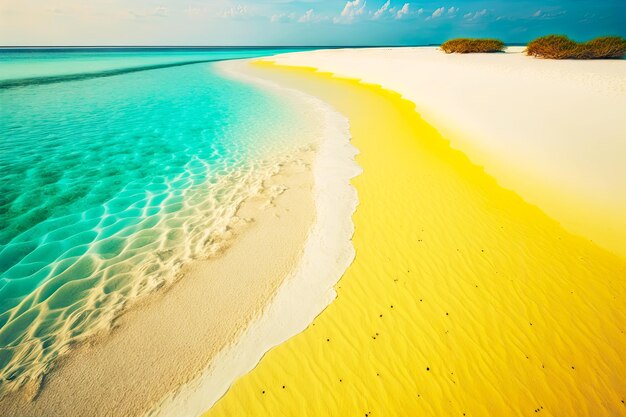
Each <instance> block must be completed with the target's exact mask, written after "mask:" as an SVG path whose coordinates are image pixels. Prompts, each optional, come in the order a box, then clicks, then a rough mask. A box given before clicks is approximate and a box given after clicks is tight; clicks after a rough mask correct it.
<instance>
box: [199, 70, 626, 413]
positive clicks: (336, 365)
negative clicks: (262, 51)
mask: <svg viewBox="0 0 626 417" xmlns="http://www.w3.org/2000/svg"><path fill="white" fill-rule="evenodd" d="M261 66H263V67H264V69H265V71H266V73H267V77H268V78H272V79H274V80H276V82H280V83H281V84H282V85H286V86H289V87H291V88H297V89H301V90H302V91H304V92H306V93H308V94H312V95H315V96H317V97H319V98H320V99H323V100H324V101H326V102H328V103H330V104H331V105H333V107H334V108H336V109H337V110H338V111H340V112H341V113H342V114H344V115H345V116H346V117H348V119H349V121H350V129H351V133H352V142H353V144H354V146H356V147H357V149H358V150H359V152H360V153H359V154H358V155H357V158H356V160H357V162H358V163H359V165H360V166H362V167H363V172H362V174H361V175H359V176H358V177H356V178H355V179H354V180H353V183H354V185H355V187H356V189H357V191H358V193H359V206H358V208H357V210H356V212H355V214H354V216H353V221H354V224H355V234H354V237H353V242H354V246H355V250H356V258H355V260H354V262H353V263H352V264H351V265H350V267H349V268H348V270H347V271H346V273H345V274H344V276H343V277H342V278H341V280H340V281H339V282H338V284H337V286H336V289H337V292H338V297H337V299H336V300H335V301H334V302H333V303H332V304H330V305H329V306H328V308H327V309H325V310H324V312H323V313H322V314H320V315H319V316H318V317H317V318H316V319H315V321H314V322H313V323H312V325H311V326H309V327H308V328H307V329H306V330H305V331H303V332H302V333H300V334H298V335H296V336H295V337H293V338H291V339H290V340H288V341H287V342H285V343H283V344H281V345H280V346H277V347H276V348H274V349H272V350H271V351H269V352H268V353H267V354H266V355H265V356H264V358H263V360H262V361H261V362H260V363H259V364H258V365H257V366H256V367H255V368H254V369H253V370H252V371H251V372H249V373H248V374H246V375H245V376H243V377H241V378H240V379H238V380H237V381H236V382H235V383H234V384H233V385H232V387H231V388H230V389H229V391H228V392H227V393H226V395H225V396H224V397H222V398H221V399H220V400H219V401H218V402H217V403H216V404H215V405H214V406H213V407H212V408H210V409H208V410H207V412H206V413H205V414H204V417H221V416H224V417H226V416H233V415H236V416H238V415H255V416H261V415H268V416H275V415H302V416H304V415H310V416H320V415H338V416H340V415H364V414H365V415H438V416H448V415H449V416H459V415H463V414H465V415H467V416H483V415H501V416H509V415H510V416H517V415H520V414H530V413H533V412H534V413H537V412H539V411H543V413H546V414H548V415H576V414H577V413H578V412H580V410H586V411H589V410H593V415H597V416H607V417H608V416H614V415H616V413H617V414H619V413H620V412H621V411H622V410H623V399H622V398H621V393H622V392H623V388H624V385H623V384H622V383H621V380H620V378H619V377H620V375H622V374H624V372H626V361H624V358H623V357H622V356H623V355H620V353H621V352H622V351H623V350H624V348H625V347H626V339H624V333H623V329H622V324H623V323H624V319H625V318H626V316H625V315H624V308H623V307H624V305H626V292H625V291H624V288H626V287H625V286H624V279H625V278H626V262H625V261H624V260H623V259H622V258H620V257H619V256H616V255H614V254H612V253H611V252H609V251H606V250H604V249H602V248H601V247H599V246H597V245H596V244H594V243H591V242H589V241H588V240H587V239H584V238H581V237H578V236H575V235H573V234H571V233H570V232H568V231H567V230H565V229H564V228H563V227H562V226H560V225H559V224H558V223H557V222H556V221H555V220H553V219H552V218H550V217H549V216H547V215H546V214H545V213H544V212H543V211H541V210H540V209H539V208H537V207H536V206H533V205H531V204H529V203H527V202H525V201H524V200H523V199H522V198H521V197H520V196H519V195H517V194H516V193H514V192H512V191H510V190H507V189H505V188H503V187H501V186H500V185H499V184H498V182H497V181H496V180H495V179H494V178H493V177H492V176H490V175H489V174H487V173H486V172H485V170H484V169H483V168H482V167H481V166H479V165H476V164H475V163H473V162H472V161H471V160H470V159H469V158H468V157H467V156H466V155H465V154H463V153H462V152H460V151H458V150H456V149H454V148H453V147H452V146H451V145H450V143H449V141H448V138H445V137H442V136H441V134H439V132H438V131H437V130H436V129H435V128H434V127H432V126H431V125H429V124H428V123H426V122H425V121H424V120H423V119H422V118H421V117H420V115H419V114H418V113H417V112H416V111H415V106H414V105H413V104H412V103H411V102H410V101H408V100H406V99H404V98H402V97H401V96H400V95H399V94H398V93H396V92H394V91H390V90H387V89H384V88H382V87H380V86H377V85H372V84H365V83H361V82H360V81H358V80H355V79H347V78H343V77H339V76H336V75H334V74H332V73H328V72H320V71H317V70H315V69H313V68H302V67H294V66H287V65H283V66H280V65H276V64H261ZM372 295H375V296H374V297H373V296H372ZM312 381H314V382H315V383H312ZM563 398H566V399H567V401H563ZM620 401H622V402H620Z"/></svg>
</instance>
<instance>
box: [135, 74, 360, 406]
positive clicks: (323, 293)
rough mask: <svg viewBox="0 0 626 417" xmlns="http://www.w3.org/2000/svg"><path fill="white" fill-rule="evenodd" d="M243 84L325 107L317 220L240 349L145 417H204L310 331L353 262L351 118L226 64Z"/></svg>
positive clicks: (355, 172)
mask: <svg viewBox="0 0 626 417" xmlns="http://www.w3.org/2000/svg"><path fill="white" fill-rule="evenodd" d="M224 66H225V67H229V68H227V70H228V71H234V72H235V74H233V75H235V76H237V77H240V78H241V79H242V80H247V81H249V82H254V83H258V84H260V85H265V86H267V87H271V88H280V89H281V90H286V91H290V92H291V93H292V94H297V95H299V96H301V98H303V99H305V100H308V101H310V102H311V103H312V104H314V105H315V106H319V107H320V108H321V109H323V112H324V114H325V117H326V121H325V126H326V129H327V132H326V133H325V134H323V137H324V138H325V139H324V141H323V142H322V143H321V144H320V147H319V149H318V152H317V154H316V156H315V160H314V161H313V167H314V168H313V174H314V177H315V181H314V183H315V187H314V201H315V211H316V221H315V223H314V224H313V226H312V228H311V230H310V233H309V235H308V236H307V239H306V242H305V245H304V249H303V255H302V258H301V259H300V262H299V264H298V266H297V267H296V268H295V270H294V271H293V273H292V274H291V275H290V276H289V277H288V278H287V279H285V281H284V282H283V284H282V285H281V287H280V288H279V289H278V291H277V292H276V294H275V296H274V297H273V299H272V301H271V302H270V303H269V304H268V305H267V308H266V309H265V310H264V311H263V313H262V314H261V315H260V316H259V317H258V318H257V320H254V321H253V322H252V323H251V325H250V327H249V328H248V329H247V330H246V331H245V332H244V334H243V335H242V337H240V338H239V339H238V340H237V341H236V343H235V344H233V345H232V346H230V347H229V348H227V349H224V351H223V352H221V353H220V354H219V358H217V359H216V360H215V364H214V366H210V367H208V368H207V369H206V370H205V371H204V372H203V373H202V375H200V376H199V377H197V378H195V379H194V380H193V381H190V383H188V384H186V385H184V386H181V387H180V388H179V390H177V392H175V393H173V395H171V396H168V398H166V399H165V401H163V402H162V404H160V405H159V407H157V408H155V409H154V410H152V412H150V413H148V414H146V417H180V416H182V415H184V416H199V415H201V414H202V413H203V412H204V411H205V410H206V409H207V408H210V407H211V406H213V404H215V402H216V401H218V400H219V399H220V398H221V397H222V396H223V395H224V394H225V393H226V392H227V391H228V389H229V388H230V386H231V384H232V383H233V382H234V381H236V380H237V379H238V378H240V377H242V376H244V375H246V374H247V373H248V372H250V371H251V370H252V369H254V368H255V367H256V366H257V364H258V363H259V361H260V360H261V359H262V358H263V356H264V355H266V354H267V352H269V351H270V350H271V349H272V348H274V347H276V346H278V345H280V344H281V343H284V342H285V341H286V340H288V339H289V338H291V337H293V336H295V335H297V334H299V333H300V332H302V331H304V330H305V329H306V328H308V327H309V326H310V325H311V323H312V322H313V320H314V319H315V318H316V317H317V316H318V315H319V314H321V313H322V311H323V310H324V309H325V308H326V307H328V305H330V303H331V302H332V301H333V300H334V299H335V298H336V296H337V293H336V291H335V284H336V283H337V282H338V281H339V280H340V278H341V276H342V275H343V273H344V271H345V270H346V269H347V268H348V267H349V265H350V264H351V263H352V261H353V259H354V255H355V253H354V248H353V246H352V242H351V237H352V235H353V233H354V225H353V223H352V214H353V213H354V211H355V209H356V207H357V204H358V200H357V195H356V190H355V189H354V187H353V186H352V184H351V179H352V178H354V177H355V176H357V175H359V174H360V172H361V168H360V167H359V166H358V165H357V164H356V162H355V161H354V158H355V156H356V154H357V153H358V151H357V150H356V148H354V147H353V146H352V145H351V143H350V136H349V132H348V128H349V127H348V124H347V120H346V119H345V118H344V117H343V116H341V115H340V114H339V113H337V112H336V111H335V110H334V109H331V108H330V107H329V106H328V105H326V104H325V103H323V102H322V101H320V100H317V99H314V98H313V96H310V95H305V94H303V93H301V92H299V91H297V90H293V89H290V88H286V87H282V86H279V85H278V84H276V83H274V81H272V80H268V79H266V78H264V77H261V75H262V72H261V73H259V72H258V70H256V69H255V68H253V67H251V66H249V64H248V63H247V62H246V63H243V64H240V63H234V62H231V63H225V64H224Z"/></svg>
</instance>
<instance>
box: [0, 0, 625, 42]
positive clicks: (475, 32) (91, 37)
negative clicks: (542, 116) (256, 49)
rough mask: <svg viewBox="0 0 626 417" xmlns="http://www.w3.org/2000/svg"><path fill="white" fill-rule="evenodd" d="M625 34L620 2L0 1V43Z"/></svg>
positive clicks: (511, 39) (431, 39)
mask: <svg viewBox="0 0 626 417" xmlns="http://www.w3.org/2000/svg"><path fill="white" fill-rule="evenodd" d="M548 33H564V34H567V35H569V36H571V37H573V38H574V39H577V40H586V39H589V38H591V37H595V36H601V35H607V34H612V35H621V36H625V35H626V0H606V1H599V0H569V1H566V0H516V1H495V0H486V1H485V0H434V1H430V0H428V1H408V2H407V1H406V0H351V1H345V0H343V1H340V0H248V1H246V0H209V1H200V0H189V1H181V0H100V1H85V0H60V1H53V0H28V1H25V0H0V44H4V45H411V44H427V43H439V42H441V41H444V40H446V39H448V38H451V37H458V36H471V37H477V36H481V37H484V36H489V37H498V38H500V39H503V40H505V41H506V42H525V41H528V40H530V39H532V38H535V37H537V36H541V35H545V34H548Z"/></svg>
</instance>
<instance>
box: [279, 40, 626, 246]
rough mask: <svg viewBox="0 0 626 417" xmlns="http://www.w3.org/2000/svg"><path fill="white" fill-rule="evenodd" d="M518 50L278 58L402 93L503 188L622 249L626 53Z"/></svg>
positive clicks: (377, 51)
mask: <svg viewBox="0 0 626 417" xmlns="http://www.w3.org/2000/svg"><path fill="white" fill-rule="evenodd" d="M522 49H523V48H521V47H511V48H509V50H508V52H507V53H505V54H469V55H446V54H444V53H442V52H441V51H438V50H437V48H434V47H433V48H374V49H353V50H327V51H324V50H321V51H313V52H305V53H293V54H284V55H280V56H279V57H278V58H277V62H278V63H281V64H286V65H299V66H310V67H315V68H319V69H320V70H322V71H329V72H332V73H334V74H337V75H340V76H345V77H352V78H359V79H362V80H363V81H364V82H367V83H372V84H380V85H382V86H383V87H384V88H389V89H391V90H393V91H396V92H398V93H400V94H402V95H403V96H404V97H405V98H407V99H409V100H410V101H412V102H413V103H415V104H416V109H417V111H418V113H420V115H422V117H424V119H425V120H426V121H427V122H429V123H430V124H431V125H433V126H434V127H435V128H437V130H439V131H440V132H441V133H442V134H443V136H444V137H446V138H447V139H449V140H450V141H451V142H452V146H453V147H455V148H457V149H460V150H461V151H463V152H464V153H465V154H466V155H468V156H469V157H470V159H471V160H472V161H474V162H475V163H477V164H479V165H481V166H484V167H485V169H486V170H487V172H488V173H490V174H492V175H493V176H494V177H495V178H496V180H497V181H498V182H499V183H500V184H502V185H503V186H504V187H506V188H509V189H513V190H514V191H516V192H517V193H519V194H520V195H521V196H522V197H523V198H524V199H526V200H527V201H529V202H531V203H533V204H537V205H538V206H539V207H540V208H541V209H542V210H544V211H546V212H547V213H548V214H549V215H550V216H552V217H554V218H555V219H556V220H558V221H559V222H561V223H562V224H563V225H564V226H565V227H566V228H567V229H568V230H570V231H572V232H574V233H577V234H579V235H582V236H585V237H588V238H590V239H592V240H594V241H596V242H598V243H600V244H601V245H603V246H604V247H606V248H608V249H610V250H612V251H614V252H617V253H619V254H621V255H622V256H626V216H625V215H624V213H626V192H624V190H626V159H625V158H626V140H625V138H626V123H624V109H626V61H624V60H613V61H572V60H569V61H554V60H540V59H534V58H530V57H527V56H525V55H523V54H522Z"/></svg>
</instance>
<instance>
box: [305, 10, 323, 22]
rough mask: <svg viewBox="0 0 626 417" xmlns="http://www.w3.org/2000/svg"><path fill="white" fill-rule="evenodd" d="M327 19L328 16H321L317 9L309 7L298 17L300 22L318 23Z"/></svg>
mask: <svg viewBox="0 0 626 417" xmlns="http://www.w3.org/2000/svg"><path fill="white" fill-rule="evenodd" d="M326 19H327V17H326V16H320V15H318V14H315V11H314V10H313V9H309V10H307V11H306V12H305V13H304V14H303V15H302V16H300V18H299V19H298V22H300V23H317V22H321V21H322V20H326Z"/></svg>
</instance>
